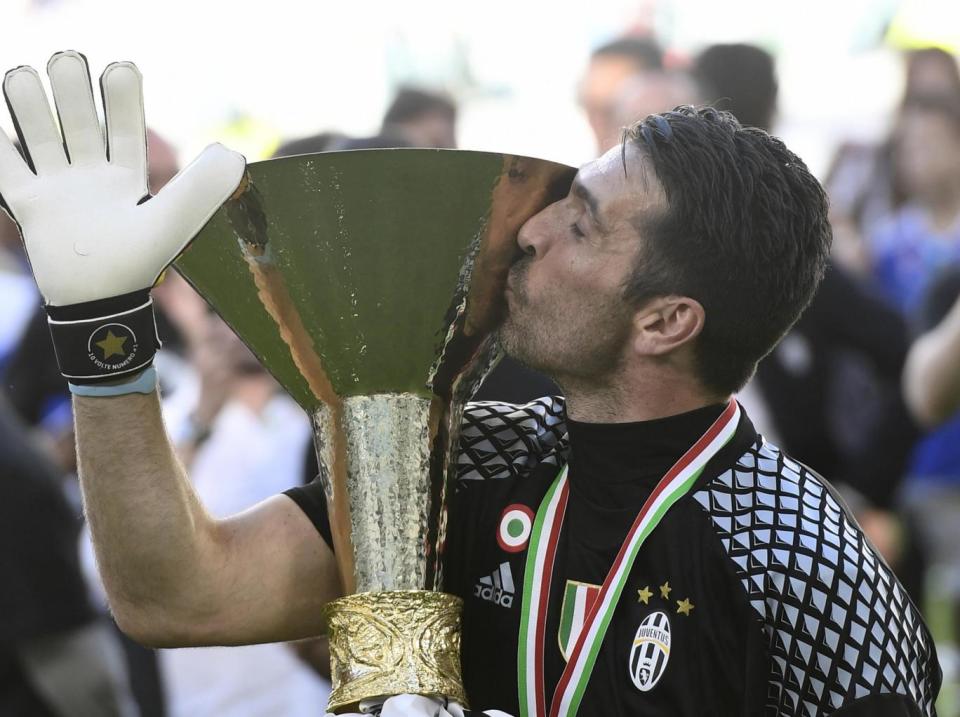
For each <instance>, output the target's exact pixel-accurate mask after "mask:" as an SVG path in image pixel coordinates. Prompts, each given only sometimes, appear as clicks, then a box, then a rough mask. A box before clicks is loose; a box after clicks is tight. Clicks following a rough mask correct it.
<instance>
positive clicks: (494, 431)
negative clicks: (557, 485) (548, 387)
mask: <svg viewBox="0 0 960 717" xmlns="http://www.w3.org/2000/svg"><path fill="white" fill-rule="evenodd" d="M563 409H564V404H563V399H562V398H559V397H557V396H547V397H544V398H540V399H537V400H536V401H532V402H531V403H528V404H526V405H523V406H517V405H514V404H510V403H497V402H494V401H479V402H474V403H469V404H467V407H466V409H465V410H464V414H463V421H462V422H461V428H460V452H459V455H458V458H457V479H458V481H460V482H463V481H476V480H493V479H499V478H510V477H515V476H519V475H523V474H525V473H527V472H529V471H530V470H532V469H533V468H534V467H535V466H537V465H539V464H541V463H557V462H558V460H560V459H561V458H562V457H563V456H564V454H565V451H566V446H567V437H566V432H567V429H566V424H565V414H564V410H563Z"/></svg>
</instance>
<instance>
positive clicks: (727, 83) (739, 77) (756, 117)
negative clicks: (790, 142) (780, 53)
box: [691, 43, 779, 131]
mask: <svg viewBox="0 0 960 717" xmlns="http://www.w3.org/2000/svg"><path fill="white" fill-rule="evenodd" d="M691 74H692V75H693V78H694V80H695V81H696V82H697V85H698V86H699V88H700V96H701V98H702V99H703V101H704V102H706V103H707V104H709V105H711V106H712V107H716V108H717V109H720V110H727V111H728V112H730V113H731V114H732V115H733V116H734V117H736V118H737V119H738V120H740V123H741V124H742V125H744V126H745V127H759V128H760V129H764V130H767V131H769V130H770V128H771V127H773V121H774V117H775V115H776V111H777V95H778V93H779V87H778V83H777V72H776V67H775V64H774V59H773V56H772V55H771V54H770V53H769V52H767V51H766V50H763V49H761V48H759V47H756V46H754V45H747V44H742V43H737V44H729V45H726V44H720V45H711V46H709V47H707V48H706V49H705V50H703V51H701V52H700V54H699V55H697V57H696V59H695V60H694V63H693V68H692V70H691Z"/></svg>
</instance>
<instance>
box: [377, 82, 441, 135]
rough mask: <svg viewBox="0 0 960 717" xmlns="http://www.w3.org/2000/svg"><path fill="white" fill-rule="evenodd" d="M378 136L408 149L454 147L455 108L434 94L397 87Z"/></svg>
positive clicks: (412, 88) (439, 95) (411, 88)
mask: <svg viewBox="0 0 960 717" xmlns="http://www.w3.org/2000/svg"><path fill="white" fill-rule="evenodd" d="M380 134H381V135H382V136H386V137H396V138H398V139H402V140H404V141H405V142H406V143H407V144H408V145H409V146H411V147H436V148H438V149H452V148H454V147H456V146H457V106H456V105H455V104H454V103H453V101H452V100H450V99H449V98H447V97H445V96H444V95H442V94H440V93H438V92H430V91H427V90H422V89H418V88H415V87H401V88H400V89H399V90H398V91H397V94H396V96H395V97H394V98H393V101H392V102H391V103H390V106H389V107H388V108H387V111H386V112H385V113H384V115H383V124H382V126H381V127H380Z"/></svg>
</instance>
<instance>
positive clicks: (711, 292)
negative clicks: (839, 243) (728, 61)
mask: <svg viewBox="0 0 960 717" xmlns="http://www.w3.org/2000/svg"><path fill="white" fill-rule="evenodd" d="M627 142H631V143H633V144H634V145H636V146H637V147H638V148H640V149H641V151H642V152H643V153H644V155H645V156H646V157H647V158H648V159H649V161H650V165H651V166H652V168H653V170H654V173H655V175H656V177H657V179H658V180H659V182H660V184H661V186H662V187H663V189H664V192H665V194H666V199H667V207H666V209H665V210H664V211H663V212H661V213H660V214H659V215H658V216H648V217H639V218H638V230H639V231H640V232H641V233H642V235H643V236H644V245H643V249H642V250H641V251H640V254H639V255H638V259H637V265H636V269H635V271H634V272H633V275H632V276H631V277H630V279H629V280H628V282H627V285H626V286H625V294H626V297H627V299H628V300H629V301H631V302H632V303H633V305H635V306H640V305H642V304H643V303H644V302H646V301H647V300H649V299H651V298H653V297H656V296H665V295H669V294H678V295H683V296H689V297H690V298H692V299H696V300H697V301H699V302H700V304H701V305H702V306H703V308H704V311H705V313H706V320H705V324H704V327H703V331H702V332H701V334H700V336H699V337H698V338H697V341H696V343H695V345H694V351H695V357H696V366H697V371H698V375H699V378H700V380H701V382H702V384H703V385H704V386H705V387H706V388H707V389H708V390H711V391H716V392H718V393H721V394H724V395H726V394H729V393H733V392H735V391H737V390H738V389H740V388H741V387H742V386H743V385H744V384H745V383H746V382H747V381H748V380H749V378H750V376H752V375H753V372H754V370H755V369H756V364H757V362H758V361H759V360H760V359H761V358H763V357H764V356H765V355H766V354H767V353H769V352H770V350H771V349H772V348H773V347H774V346H775V345H776V343H777V341H779V340H780V339H781V338H782V337H783V335H784V334H785V333H786V332H787V331H788V330H789V328H790V327H791V326H792V325H793V323H794V322H795V321H796V320H797V318H799V316H800V314H801V313H802V312H803V310H804V309H805V308H806V306H807V304H809V302H810V300H811V298H812V297H813V294H814V292H815V291H816V289H817V286H818V285H819V283H820V280H821V279H822V278H823V272H824V269H825V266H826V261H827V257H828V255H829V253H830V242H831V236H832V235H831V231H830V223H829V221H828V219H827V198H826V194H825V193H824V191H823V188H822V187H821V186H820V183H819V182H818V181H817V180H816V179H815V178H814V177H813V175H812V174H810V172H809V170H808V169H807V167H806V165H805V164H804V163H803V161H802V160H800V158H798V157H797V156H796V155H795V154H793V152H791V151H790V150H789V149H787V148H786V146H784V144H783V142H781V141H780V140H779V139H777V138H776V137H772V136H770V135H769V134H767V133H766V132H764V131H763V130H759V129H755V128H749V127H743V126H741V125H740V123H739V122H737V120H736V118H734V116H733V115H731V114H730V113H729V112H723V111H721V110H716V109H714V108H709V107H708V108H699V109H697V108H693V107H678V108H676V109H675V110H674V111H672V112H666V113H664V114H660V115H651V116H649V117H647V118H646V119H644V120H641V121H640V122H638V123H636V124H635V125H633V126H632V127H630V128H629V129H627V130H626V131H625V132H624V151H626V143H627ZM624 168H625V169H626V165H624Z"/></svg>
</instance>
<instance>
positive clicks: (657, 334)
mask: <svg viewBox="0 0 960 717" xmlns="http://www.w3.org/2000/svg"><path fill="white" fill-rule="evenodd" d="M705 318H706V313H705V312H704V310H703V306H702V305H701V304H700V302H699V301H697V300H695V299H691V298H690V297H689V296H658V297H656V298H654V299H651V300H650V301H648V302H647V303H646V304H644V305H643V307H642V308H640V309H638V310H637V311H636V312H635V313H634V315H633V350H634V351H635V352H636V353H637V354H639V355H641V356H663V355H665V354H668V353H671V352H673V351H676V350H677V349H678V348H680V347H681V346H685V345H692V342H693V340H694V339H695V338H696V337H697V336H699V335H700V332H701V331H703V324H704V321H705Z"/></svg>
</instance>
